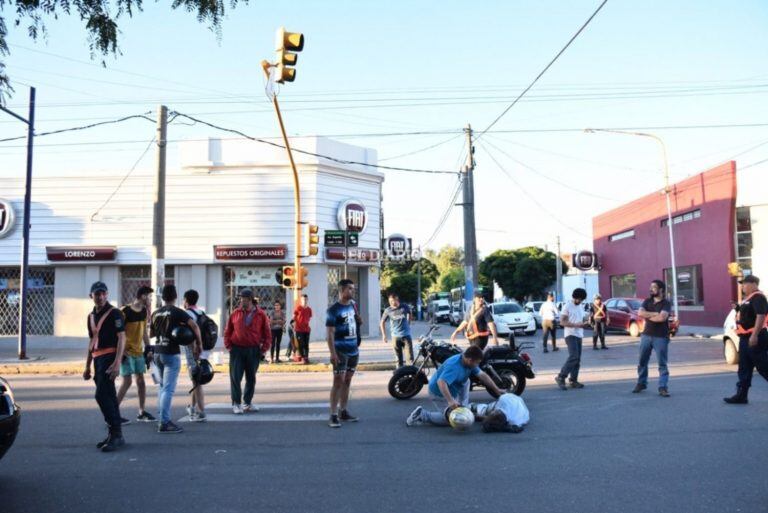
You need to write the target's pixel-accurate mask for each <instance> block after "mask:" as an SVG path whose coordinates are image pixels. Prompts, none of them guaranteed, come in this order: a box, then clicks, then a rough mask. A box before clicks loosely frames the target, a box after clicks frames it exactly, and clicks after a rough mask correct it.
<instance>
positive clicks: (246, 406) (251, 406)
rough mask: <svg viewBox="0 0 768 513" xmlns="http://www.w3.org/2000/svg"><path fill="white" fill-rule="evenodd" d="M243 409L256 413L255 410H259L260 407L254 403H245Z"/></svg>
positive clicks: (246, 411)
mask: <svg viewBox="0 0 768 513" xmlns="http://www.w3.org/2000/svg"><path fill="white" fill-rule="evenodd" d="M243 411H244V412H245V413H248V412H254V413H255V412H257V411H259V407H258V406H256V405H254V404H244V405H243Z"/></svg>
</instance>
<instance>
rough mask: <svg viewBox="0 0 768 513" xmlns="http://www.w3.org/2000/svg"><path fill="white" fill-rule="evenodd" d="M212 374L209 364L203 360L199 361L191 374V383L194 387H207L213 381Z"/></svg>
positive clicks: (211, 366)
mask: <svg viewBox="0 0 768 513" xmlns="http://www.w3.org/2000/svg"><path fill="white" fill-rule="evenodd" d="M213 372H214V371H213V365H211V362H209V361H208V360H205V359H202V360H199V361H198V362H197V365H196V366H195V370H194V371H193V372H192V382H193V383H194V384H195V386H199V385H207V384H208V383H210V382H211V380H212V379H213Z"/></svg>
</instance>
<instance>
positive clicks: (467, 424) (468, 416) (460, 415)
mask: <svg viewBox="0 0 768 513" xmlns="http://www.w3.org/2000/svg"><path fill="white" fill-rule="evenodd" d="M448 423H449V424H450V425H451V427H452V428H453V429H455V430H457V431H467V430H468V429H469V428H471V427H472V424H474V423H475V415H474V414H473V413H472V410H470V409H469V408H465V407H463V406H462V407H460V408H456V409H454V410H453V411H452V412H451V413H450V414H449V415H448Z"/></svg>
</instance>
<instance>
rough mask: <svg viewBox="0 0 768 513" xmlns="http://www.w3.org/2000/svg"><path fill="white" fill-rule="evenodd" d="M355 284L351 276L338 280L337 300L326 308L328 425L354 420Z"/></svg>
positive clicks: (338, 424) (355, 419) (355, 357)
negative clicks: (351, 397) (330, 374)
mask: <svg viewBox="0 0 768 513" xmlns="http://www.w3.org/2000/svg"><path fill="white" fill-rule="evenodd" d="M354 296H355V284H354V283H353V282H352V280H347V279H344V280H341V281H340V282H339V300H338V301H337V302H336V303H334V304H333V305H332V306H331V307H330V308H328V310H327V312H326V317H325V327H326V329H327V335H328V351H329V352H330V353H331V364H332V365H333V386H332V387H331V419H330V421H329V422H328V425H329V426H330V427H332V428H339V427H341V422H340V421H341V420H343V421H345V422H357V420H358V419H357V417H355V416H353V415H351V414H350V413H349V411H347V402H348V401H349V386H350V384H351V383H352V376H354V374H355V370H356V369H357V361H358V357H359V352H358V348H357V347H358V346H357V327H358V326H357V322H356V319H355V317H356V313H357V310H356V308H355V304H354V302H353V300H352V298H353V297H354Z"/></svg>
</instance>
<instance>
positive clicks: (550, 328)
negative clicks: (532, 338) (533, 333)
mask: <svg viewBox="0 0 768 513" xmlns="http://www.w3.org/2000/svg"><path fill="white" fill-rule="evenodd" d="M541 329H542V331H543V332H544V335H543V336H542V338H541V343H542V344H544V349H546V348H547V338H549V336H550V335H552V349H554V348H556V347H557V330H556V329H555V321H541Z"/></svg>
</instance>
